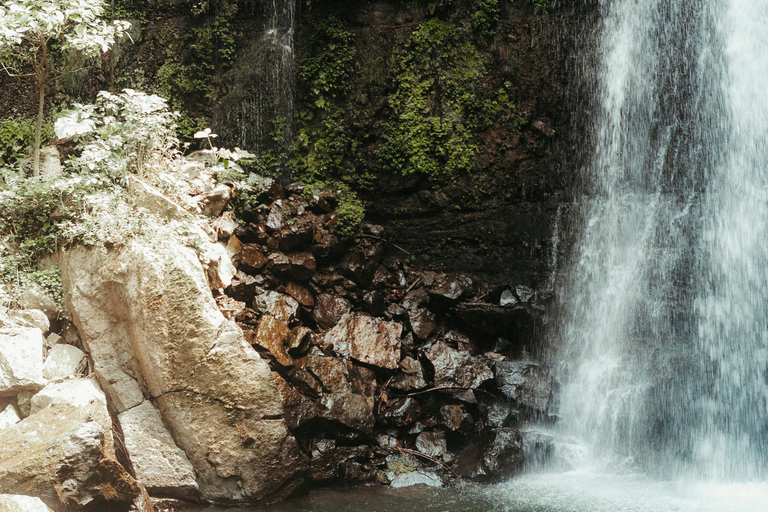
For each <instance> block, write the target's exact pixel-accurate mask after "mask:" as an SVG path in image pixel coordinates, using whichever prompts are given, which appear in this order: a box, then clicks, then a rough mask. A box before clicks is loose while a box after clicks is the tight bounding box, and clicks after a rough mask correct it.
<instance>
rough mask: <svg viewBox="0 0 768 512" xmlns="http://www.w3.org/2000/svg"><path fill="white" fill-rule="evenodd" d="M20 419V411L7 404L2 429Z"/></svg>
mask: <svg viewBox="0 0 768 512" xmlns="http://www.w3.org/2000/svg"><path fill="white" fill-rule="evenodd" d="M19 421H21V419H20V418H19V412H18V411H17V410H16V408H15V407H14V406H13V405H11V404H8V405H6V406H5V409H3V411H2V412H0V430H3V429H4V428H6V427H10V426H11V425H15V424H17V423H18V422H19ZM0 510H2V509H0Z"/></svg>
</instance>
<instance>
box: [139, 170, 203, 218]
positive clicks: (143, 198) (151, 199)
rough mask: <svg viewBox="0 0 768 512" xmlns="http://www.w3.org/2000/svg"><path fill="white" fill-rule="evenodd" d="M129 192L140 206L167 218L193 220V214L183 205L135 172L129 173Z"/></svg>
mask: <svg viewBox="0 0 768 512" xmlns="http://www.w3.org/2000/svg"><path fill="white" fill-rule="evenodd" d="M126 178H127V180H128V193H129V194H130V195H131V198H132V199H133V202H134V204H135V205H136V206H138V207H139V208H144V209H145V210H147V211H149V212H150V213H151V214H153V215H156V216H158V217H160V218H162V219H165V220H175V221H181V222H183V221H191V220H192V219H193V216H192V215H191V214H190V213H189V212H188V211H186V210H185V209H184V208H182V207H181V206H179V205H177V204H176V203H174V202H173V201H171V200H170V199H169V198H167V197H166V196H164V195H163V194H161V193H160V192H159V191H158V190H157V189H155V187H153V186H151V185H149V184H147V183H145V182H144V181H142V180H140V179H139V178H137V177H136V176H134V175H133V174H128V175H127V177H126Z"/></svg>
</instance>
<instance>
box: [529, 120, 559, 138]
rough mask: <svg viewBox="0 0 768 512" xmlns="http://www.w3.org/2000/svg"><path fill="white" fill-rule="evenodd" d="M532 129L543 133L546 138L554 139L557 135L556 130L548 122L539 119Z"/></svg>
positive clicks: (532, 124)
mask: <svg viewBox="0 0 768 512" xmlns="http://www.w3.org/2000/svg"><path fill="white" fill-rule="evenodd" d="M531 128H533V129H534V130H536V131H537V132H539V133H541V134H542V135H544V136H545V137H554V135H555V130H554V128H552V126H551V125H550V124H549V123H548V122H547V121H544V120H543V119H537V120H535V121H534V122H532V123H531Z"/></svg>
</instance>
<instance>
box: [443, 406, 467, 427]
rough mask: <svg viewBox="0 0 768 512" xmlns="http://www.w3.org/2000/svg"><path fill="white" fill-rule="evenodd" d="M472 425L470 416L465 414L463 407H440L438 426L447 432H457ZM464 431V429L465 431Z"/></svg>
mask: <svg viewBox="0 0 768 512" xmlns="http://www.w3.org/2000/svg"><path fill="white" fill-rule="evenodd" d="M470 423H472V416H470V415H469V413H467V410H466V409H465V408H464V406H461V405H444V406H442V407H440V424H441V425H445V426H446V427H448V429H449V430H453V431H457V430H461V429H462V427H466V426H467V425H468V424H470ZM465 430H466V429H465Z"/></svg>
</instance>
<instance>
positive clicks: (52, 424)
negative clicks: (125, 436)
mask: <svg viewBox="0 0 768 512" xmlns="http://www.w3.org/2000/svg"><path fill="white" fill-rule="evenodd" d="M20 447H23V450H20V449H19V448H20ZM0 492H3V493H23V494H29V495H34V496H38V497H39V498H41V499H42V500H43V501H44V502H45V503H46V504H47V505H49V506H50V507H52V508H54V509H57V510H59V509H63V508H69V507H72V508H75V507H78V506H84V505H86V504H88V505H90V506H91V507H94V506H99V505H100V509H101V510H112V509H118V507H121V506H122V507H124V508H125V509H127V508H128V505H130V504H131V503H133V502H134V501H135V500H137V499H139V497H140V496H141V495H142V490H141V488H140V487H139V485H138V484H137V483H136V481H135V480H134V479H133V478H132V477H131V476H130V475H129V474H128V472H127V471H126V470H125V469H124V468H123V467H122V466H121V465H120V463H118V462H117V459H116V456H115V448H114V439H113V437H112V421H111V419H110V416H109V413H108V412H107V403H106V400H105V398H104V394H103V393H102V392H101V390H100V389H99V388H98V385H97V384H95V383H94V382H93V381H92V380H86V379H80V380H69V381H64V382H60V383H56V384H49V385H48V386H47V387H46V388H45V389H44V390H42V391H41V392H40V393H38V394H37V395H35V396H34V397H33V398H32V410H31V415H30V416H29V417H27V418H26V419H24V420H22V421H20V422H19V423H17V424H15V425H13V426H11V427H8V428H6V429H4V430H2V431H0Z"/></svg>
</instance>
